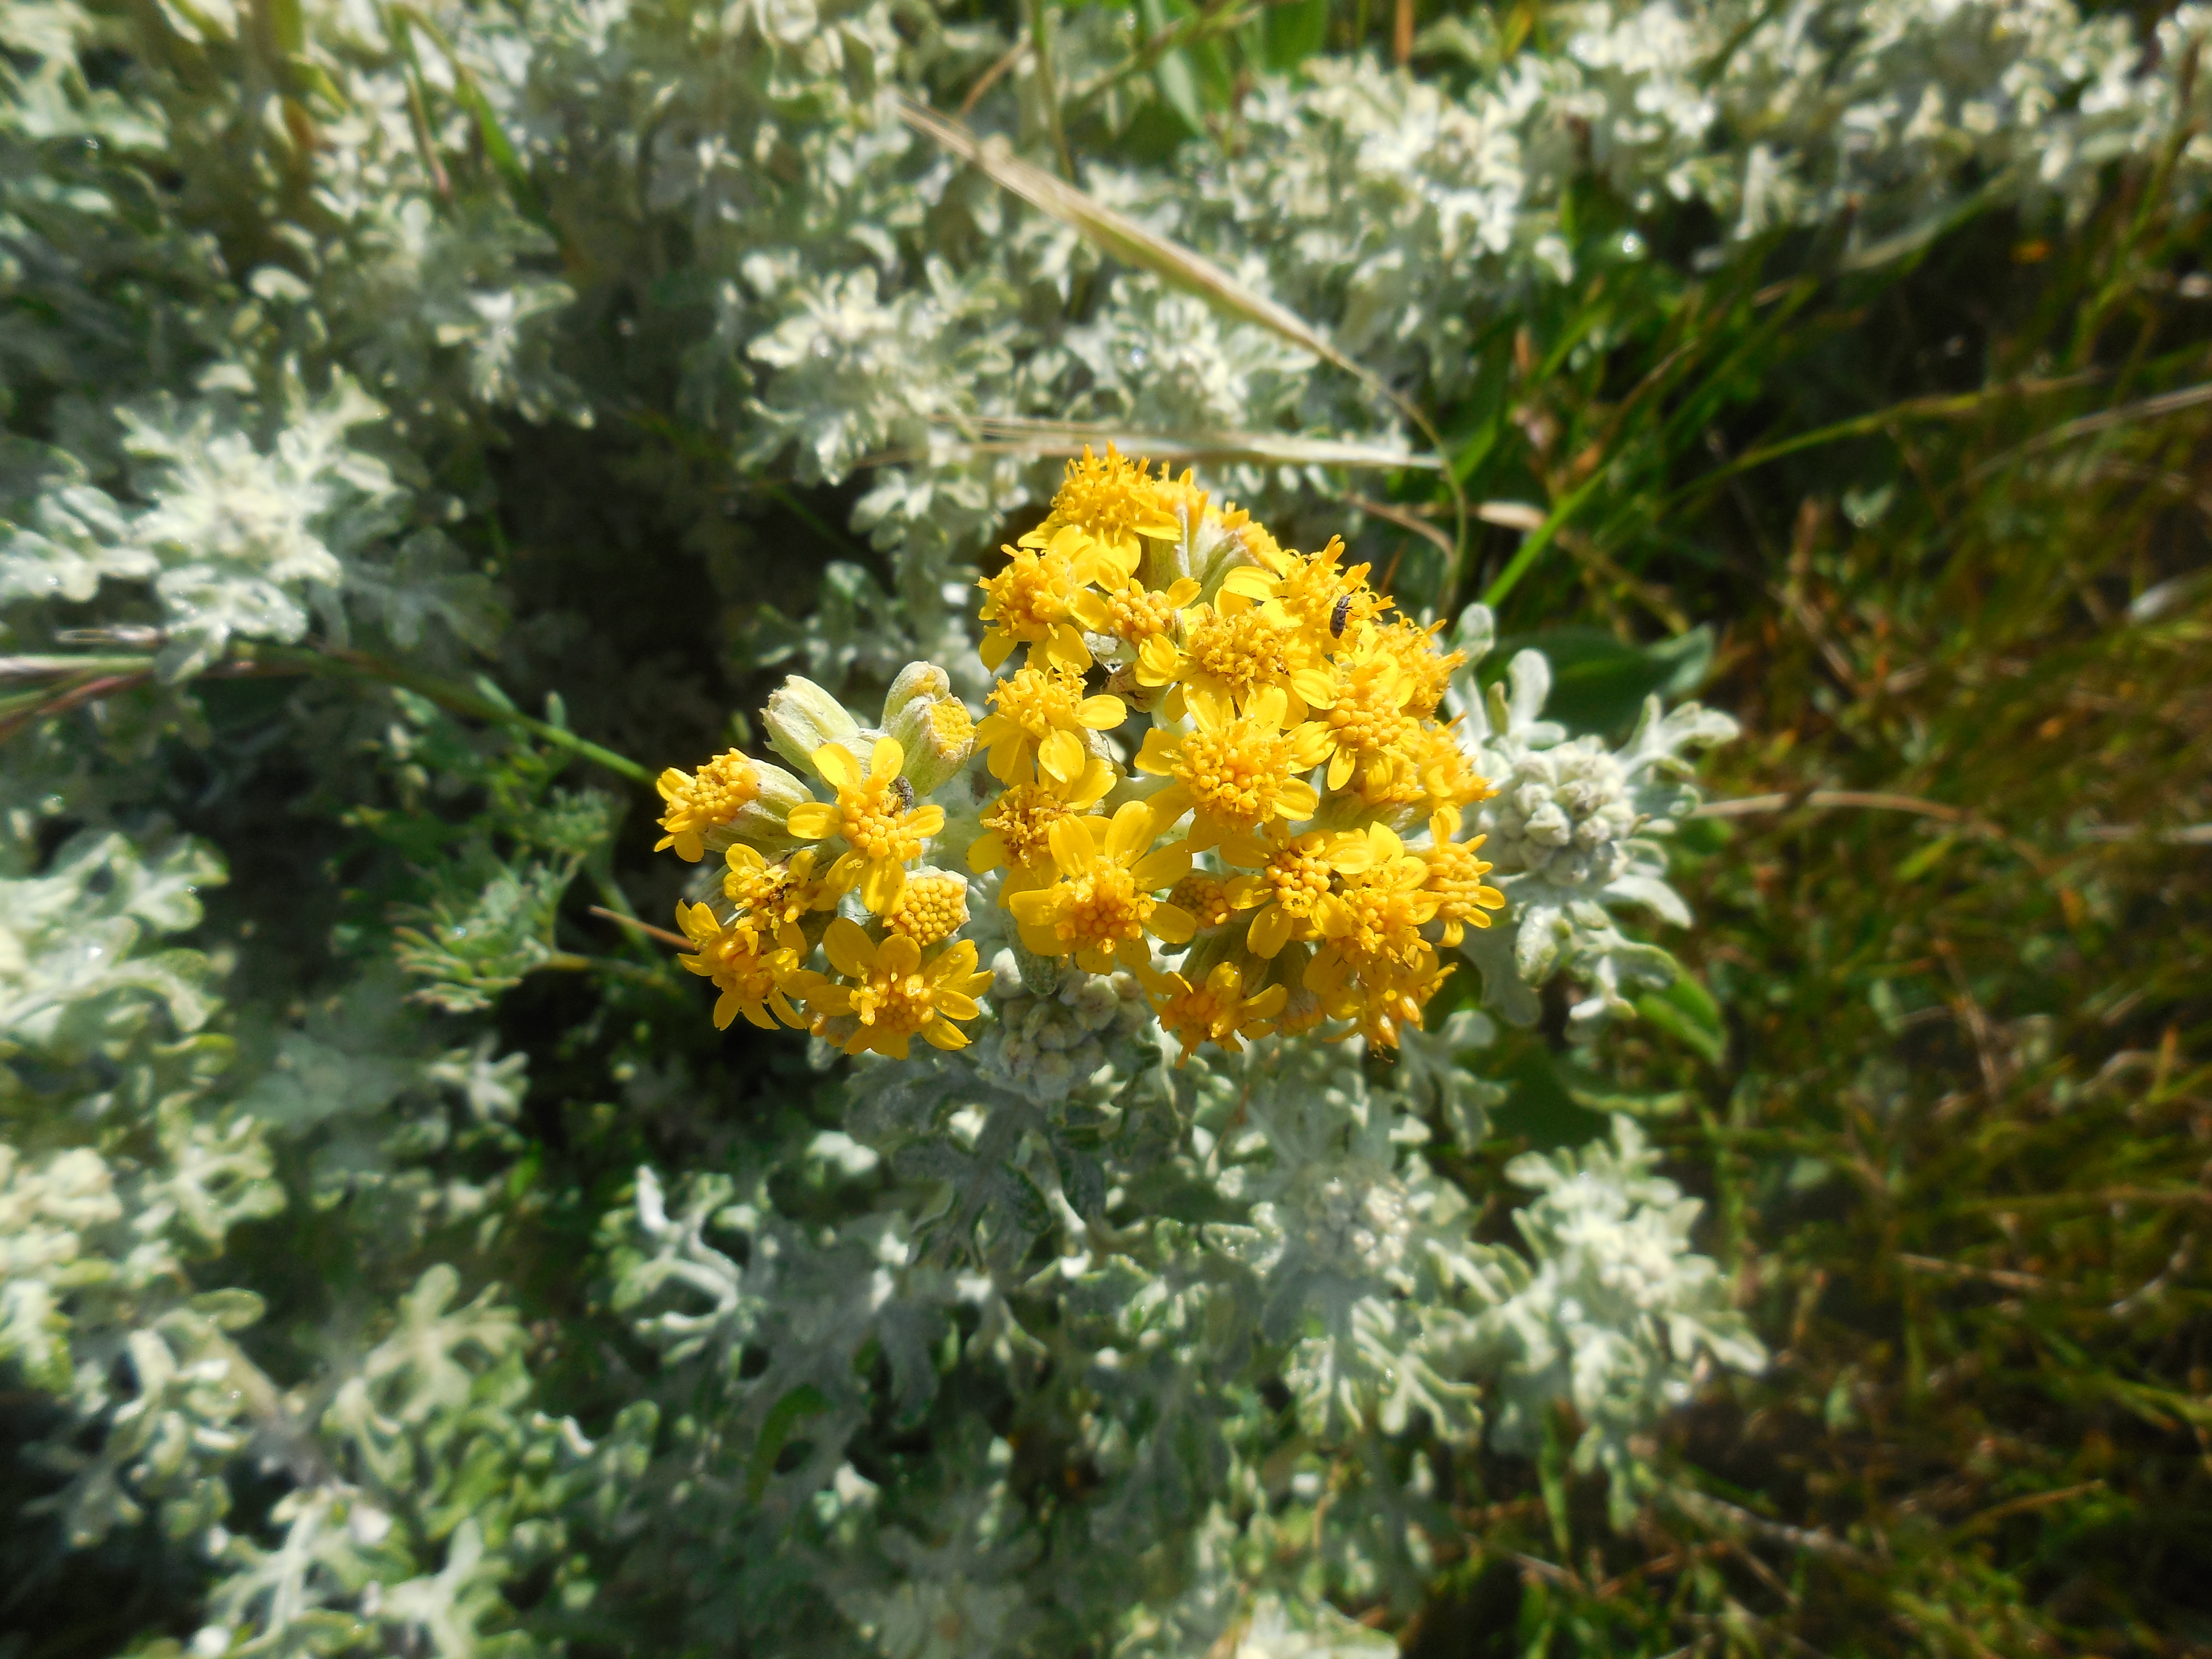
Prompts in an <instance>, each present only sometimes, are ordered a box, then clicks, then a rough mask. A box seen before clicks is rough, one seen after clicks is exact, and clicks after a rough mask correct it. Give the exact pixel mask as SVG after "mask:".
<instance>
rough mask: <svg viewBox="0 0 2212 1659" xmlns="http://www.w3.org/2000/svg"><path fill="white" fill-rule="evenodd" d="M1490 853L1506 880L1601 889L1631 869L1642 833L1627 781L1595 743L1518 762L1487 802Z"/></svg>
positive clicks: (1580, 743)
mask: <svg viewBox="0 0 2212 1659" xmlns="http://www.w3.org/2000/svg"><path fill="white" fill-rule="evenodd" d="M1482 827H1483V828H1485V829H1487V830H1489V832H1490V835H1491V840H1490V843H1489V846H1488V847H1487V848H1485V850H1486V852H1488V853H1489V854H1491V855H1492V858H1493V859H1494V860H1495V861H1496V864H1497V866H1498V870H1499V872H1501V873H1510V872H1516V871H1521V870H1528V871H1533V872H1535V873H1536V874H1537V875H1539V876H1541V878H1543V879H1545V880H1547V881H1549V882H1553V883H1554V884H1557V885H1559V886H1561V887H1602V886H1604V885H1605V884H1606V883H1607V882H1609V881H1611V880H1613V878H1615V877H1616V876H1618V875H1620V873H1621V872H1622V871H1623V870H1625V869H1626V868H1627V866H1628V860H1629V849H1628V848H1626V847H1624V846H1623V845H1622V844H1621V843H1622V842H1624V841H1626V839H1627V838H1628V836H1631V835H1632V834H1634V833H1635V829H1636V809H1635V807H1634V805H1632V803H1631V801H1630V800H1629V784H1628V777H1627V774H1626V772H1625V771H1623V769H1622V768H1621V764H1620V761H1619V760H1617V759H1615V758H1614V757H1613V756H1612V755H1611V754H1609V753H1607V750H1605V748H1604V746H1603V745H1602V744H1600V743H1599V742H1598V740H1597V739H1596V738H1577V739H1576V740H1575V741H1574V742H1572V743H1566V744H1560V745H1559V747H1557V748H1555V749H1546V750H1537V751H1534V752H1533V753H1528V754H1523V755H1522V756H1521V757H1518V758H1517V759H1516V761H1515V762H1514V765H1513V770H1512V773H1511V775H1510V776H1509V777H1507V778H1506V779H1504V781H1503V782H1502V784H1501V786H1500V787H1499V789H1498V795H1497V798H1496V799H1493V800H1491V801H1488V802H1486V803H1485V804H1484V806H1483V810H1482Z"/></svg>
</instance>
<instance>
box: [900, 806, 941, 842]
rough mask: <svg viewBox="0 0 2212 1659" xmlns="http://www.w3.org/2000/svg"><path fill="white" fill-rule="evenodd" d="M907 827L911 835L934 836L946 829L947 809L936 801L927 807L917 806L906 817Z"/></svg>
mask: <svg viewBox="0 0 2212 1659" xmlns="http://www.w3.org/2000/svg"><path fill="white" fill-rule="evenodd" d="M906 827H907V830H908V833H909V834H911V835H916V836H924V837H927V836H933V835H935V834H936V833H937V832H938V831H939V830H940V829H943V828H945V809H944V808H943V807H942V806H939V805H937V803H936V802H934V801H932V802H931V803H930V804H929V805H927V806H917V807H916V808H915V810H914V811H911V812H909V813H908V814H907V815H906Z"/></svg>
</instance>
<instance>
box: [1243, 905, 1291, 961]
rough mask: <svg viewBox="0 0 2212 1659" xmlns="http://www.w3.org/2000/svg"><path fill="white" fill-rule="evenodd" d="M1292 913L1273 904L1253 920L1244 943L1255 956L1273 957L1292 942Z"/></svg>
mask: <svg viewBox="0 0 2212 1659" xmlns="http://www.w3.org/2000/svg"><path fill="white" fill-rule="evenodd" d="M1244 942H1245V943H1246V944H1247V945H1250V946H1251V947H1252V953H1253V954H1254V955H1255V956H1261V957H1273V956H1274V955H1276V954H1278V953H1279V951H1281V950H1282V948H1283V947H1284V946H1285V945H1288V944H1289V943H1290V942H1291V913H1290V912H1289V911H1287V910H1285V909H1284V908H1283V907H1282V906H1281V905H1279V904H1271V905H1269V906H1267V908H1265V909H1263V910H1262V911H1261V912H1260V914H1259V915H1256V916H1255V917H1253V918H1252V926H1251V927H1250V928H1249V929H1248V930H1247V931H1246V933H1245V935H1244Z"/></svg>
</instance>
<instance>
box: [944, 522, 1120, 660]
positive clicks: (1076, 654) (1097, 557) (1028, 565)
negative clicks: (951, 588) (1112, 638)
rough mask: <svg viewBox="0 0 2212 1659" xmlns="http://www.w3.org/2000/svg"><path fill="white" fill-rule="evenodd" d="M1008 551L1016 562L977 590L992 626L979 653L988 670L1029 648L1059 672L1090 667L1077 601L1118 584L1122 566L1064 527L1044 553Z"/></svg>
mask: <svg viewBox="0 0 2212 1659" xmlns="http://www.w3.org/2000/svg"><path fill="white" fill-rule="evenodd" d="M1004 551H1005V552H1006V554H1007V555H1008V556H1010V557H1011V559H1012V562H1011V563H1009V564H1008V565H1007V566H1006V568H1005V569H1004V570H1001V571H1000V573H999V574H997V575H995V576H989V577H986V578H985V579H984V580H981V581H980V582H978V583H976V584H975V585H976V586H978V587H980V588H981V589H982V590H983V608H982V611H981V617H982V620H983V621H984V622H985V623H987V624H988V626H987V628H986V629H985V630H984V634H983V639H982V642H981V645H980V646H979V647H977V649H978V651H979V653H980V654H981V657H982V659H983V665H984V666H985V667H986V668H996V667H997V666H998V665H1000V663H1002V662H1004V661H1006V658H1007V657H1008V656H1009V655H1010V654H1011V653H1012V651H1013V648H1014V647H1016V646H1017V645H1028V646H1032V647H1037V648H1039V650H1040V651H1041V653H1042V655H1043V657H1044V659H1045V660H1047V661H1048V662H1049V663H1051V664H1052V665H1054V666H1055V667H1059V668H1073V669H1076V670H1078V671H1080V670H1083V669H1085V668H1088V667H1090V666H1091V653H1090V651H1089V650H1088V649H1087V648H1085V646H1084V643H1083V635H1082V632H1081V630H1080V629H1079V628H1078V627H1077V626H1076V623H1075V608H1076V598H1077V595H1078V594H1079V592H1084V591H1086V590H1087V589H1088V587H1089V586H1090V584H1091V583H1092V582H1094V581H1097V580H1100V579H1101V578H1102V577H1104V576H1108V575H1111V576H1112V577H1114V578H1115V579H1117V580H1118V579H1119V578H1120V576H1121V568H1120V566H1119V565H1118V564H1116V563H1115V562H1113V561H1112V560H1111V559H1110V558H1109V557H1108V556H1107V555H1106V552H1105V550H1104V549H1103V547H1102V546H1101V545H1100V544H1098V543H1097V542H1096V541H1094V540H1093V539H1092V538H1091V537H1090V536H1089V535H1087V534H1085V532H1083V531H1081V530H1079V529H1077V528H1076V527H1075V526H1073V525H1066V526H1061V528H1060V530H1059V531H1058V532H1055V533H1054V535H1053V537H1052V538H1051V539H1050V540H1049V541H1048V542H1047V543H1046V544H1044V545H1043V546H1042V547H1041V548H1040V547H1009V548H1006V549H1005V550H1004Z"/></svg>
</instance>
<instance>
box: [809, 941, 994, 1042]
mask: <svg viewBox="0 0 2212 1659" xmlns="http://www.w3.org/2000/svg"><path fill="white" fill-rule="evenodd" d="M822 948H823V950H824V951H827V952H828V953H829V963H830V965H831V966H832V967H834V968H835V969H836V970H837V972H838V973H839V974H840V975H842V976H843V977H842V981H840V980H833V979H831V978H829V976H828V975H825V974H819V973H816V972H814V971H812V970H811V969H807V970H805V971H803V972H800V973H799V974H796V975H793V977H792V981H791V989H792V991H793V994H797V995H800V996H803V997H805V1000H806V1006H808V1007H810V1008H811V1009H812V1010H813V1011H814V1012H815V1015H816V1018H815V1021H814V1030H815V1034H816V1035H817V1036H821V1037H823V1038H826V1039H828V1040H829V1041H830V1042H836V1043H837V1044H838V1045H839V1046H840V1047H842V1048H843V1049H844V1051H845V1052H846V1053H847V1054H859V1053H860V1052H861V1051H862V1050H863V1049H870V1048H872V1049H873V1050H875V1052H876V1053H878V1054H888V1055H890V1057H891V1058H892V1059H893V1060H904V1059H905V1058H906V1056H907V1043H908V1040H909V1039H910V1038H912V1037H914V1036H917V1035H919V1036H921V1039H922V1041H923V1042H927V1043H929V1044H930V1045H931V1046H932V1047H933V1048H966V1047H967V1046H968V1034H967V1033H966V1032H965V1031H963V1030H961V1029H960V1028H959V1026H957V1025H956V1024H953V1022H954V1021H955V1020H963V1019H973V1018H975V1016H976V1015H977V1014H978V1013H980V1012H981V1009H980V1008H979V1007H978V1006H976V1002H975V994H976V993H977V992H979V991H981V989H982V988H983V987H985V986H987V985H988V984H989V983H990V982H991V976H990V975H988V974H981V973H978V972H976V971H975V940H973V939H962V940H960V941H959V942H958V943H957V944H956V945H948V946H947V947H946V948H945V949H944V950H942V951H939V952H938V953H937V955H936V956H935V957H933V958H931V959H930V960H929V961H927V962H924V961H923V960H922V956H921V950H922V947H921V945H916V944H915V942H914V941H913V940H912V939H908V937H907V936H906V935H905V934H903V933H893V934H892V935H891V936H890V938H888V939H884V941H883V942H882V943H881V944H878V943H877V942H876V941H875V940H873V939H870V938H869V937H868V933H867V930H866V928H864V927H861V926H860V924H859V923H857V922H854V921H850V920H848V918H846V917H844V916H840V917H838V918H837V919H836V921H833V922H831V923H830V924H829V932H828V933H826V934H824V935H823V939H822Z"/></svg>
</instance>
